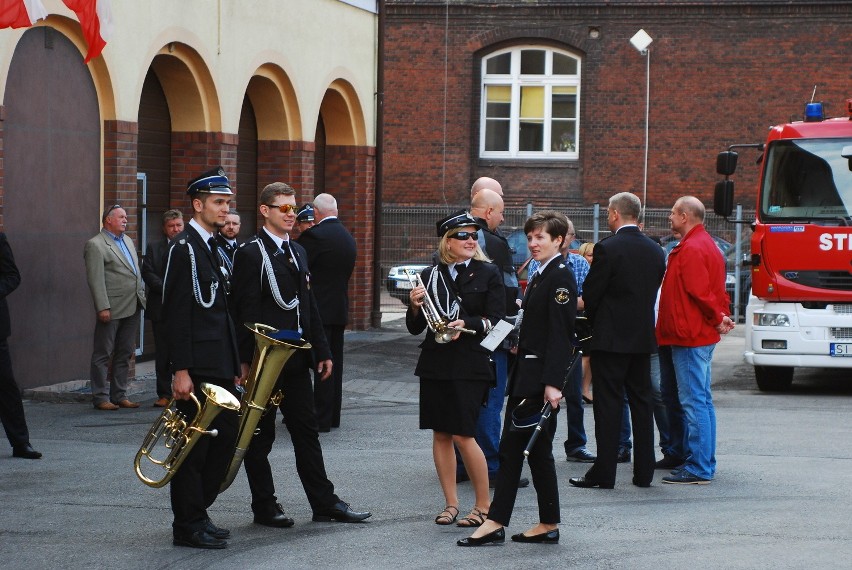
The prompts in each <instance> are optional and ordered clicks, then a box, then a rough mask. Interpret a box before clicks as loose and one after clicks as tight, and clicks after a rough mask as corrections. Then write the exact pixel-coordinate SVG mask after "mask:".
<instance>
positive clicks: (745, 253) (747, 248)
mask: <svg viewBox="0 0 852 570" xmlns="http://www.w3.org/2000/svg"><path fill="white" fill-rule="evenodd" d="M736 253H737V252H736V248H734V247H731V249H729V250H728V252H727V253H726V254H725V272H726V275H725V290H726V291H727V292H728V297H730V298H731V315H733V314H734V291H735V285H736V283H737V278H736V273H735V269H736ZM750 295H751V244H750V243H747V242H745V243H743V249H742V252H741V254H740V299H739V309H740V317H744V316H745V311H746V305H748V298H749V296H750Z"/></svg>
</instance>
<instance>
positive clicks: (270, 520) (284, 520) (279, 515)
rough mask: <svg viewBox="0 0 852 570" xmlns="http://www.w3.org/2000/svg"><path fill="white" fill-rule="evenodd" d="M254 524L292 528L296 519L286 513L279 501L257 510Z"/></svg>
mask: <svg viewBox="0 0 852 570" xmlns="http://www.w3.org/2000/svg"><path fill="white" fill-rule="evenodd" d="M254 524H260V525H263V526H271V527H273V528H290V527H291V526H293V525H294V524H296V521H294V520H293V519H291V518H290V517H288V516H287V515H286V514H284V509H283V507H281V505H280V504H279V503H275V504H274V505H268V506H267V508H266V509H264V510H262V511H255V513H254Z"/></svg>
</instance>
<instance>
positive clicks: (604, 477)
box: [568, 192, 666, 489]
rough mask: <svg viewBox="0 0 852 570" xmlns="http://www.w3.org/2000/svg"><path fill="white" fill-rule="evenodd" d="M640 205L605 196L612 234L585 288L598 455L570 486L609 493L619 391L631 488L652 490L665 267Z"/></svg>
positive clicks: (629, 198)
mask: <svg viewBox="0 0 852 570" xmlns="http://www.w3.org/2000/svg"><path fill="white" fill-rule="evenodd" d="M640 213H641V203H640V201H639V198H637V197H636V196H634V195H633V194H631V193H629V192H621V193H619V194H616V195H615V196H613V197H612V198H610V199H609V206H608V208H607V222H608V224H609V229H610V230H611V231H612V232H613V234H614V235H612V236H610V237H608V238H606V239H604V240H602V241H600V242H598V244H597V245H595V249H594V253H593V255H594V262H593V263H592V267H591V269H590V270H589V274H588V276H587V277H586V281H585V283H584V285H583V301H584V303H585V307H586V316H587V317H588V319H589V322H590V323H591V325H592V329H593V330H594V335H593V336H592V340H591V343H590V345H591V346H590V352H591V365H592V378H593V379H594V383H595V398H594V404H593V405H594V411H595V439H596V441H597V446H598V457H597V460H596V461H595V463H594V465H593V466H592V468H591V469H589V471H588V472H587V473H586V475H585V476H584V477H574V478H571V479H569V480H568V482H569V483H571V484H572V485H574V486H575V487H601V488H605V489H612V488H613V486H614V485H615V473H616V466H617V459H618V440H619V432H620V431H621V422H622V412H623V409H624V393H625V389H626V391H627V400H628V402H629V404H630V417H631V419H632V423H633V441H634V456H633V484H634V485H636V486H637V487H650V486H651V479H653V476H654V463H655V458H654V409H653V396H652V392H651V354H652V353H654V352H656V351H657V342H656V339H655V336H654V335H655V333H654V304H655V302H656V299H657V290H658V289H659V288H660V283H661V282H662V280H663V273H665V270H666V262H665V257H664V255H663V251H662V249H660V246H658V245H657V244H655V243H654V242H653V241H651V239H650V238H648V237H647V236H645V235H644V234H642V232H641V231H640V230H639V227H638V220H639V215H640Z"/></svg>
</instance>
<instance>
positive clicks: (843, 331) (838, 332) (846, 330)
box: [829, 327, 852, 339]
mask: <svg viewBox="0 0 852 570" xmlns="http://www.w3.org/2000/svg"><path fill="white" fill-rule="evenodd" d="M829 332H830V333H831V338H834V339H850V338H852V327H831V328H830V329H829Z"/></svg>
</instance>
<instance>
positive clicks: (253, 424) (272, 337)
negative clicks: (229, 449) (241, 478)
mask: <svg viewBox="0 0 852 570" xmlns="http://www.w3.org/2000/svg"><path fill="white" fill-rule="evenodd" d="M245 327H246V328H247V329H249V330H250V331H252V332H253V333H254V342H255V349H254V357H253V358H252V361H251V370H250V371H249V375H248V379H247V380H246V385H245V386H244V389H245V392H244V393H243V396H242V399H241V402H240V406H239V407H240V426H239V429H238V430H237V447H236V450H235V451H234V457H233V458H232V459H231V464H230V465H229V466H228V473H227V474H226V475H225V480H224V481H223V482H222V486H221V487H220V488H219V492H220V493H221V492H222V491H224V490H225V489H227V488H228V487H230V486H231V483H233V482H234V479H235V478H236V476H237V472H238V471H239V470H240V465H242V463H243V458H244V457H245V455H246V451H248V447H249V444H250V443H251V438H252V437H253V436H254V433H255V429H256V428H257V423H258V422H259V421H260V418H261V417H262V416H263V414H264V413H265V412H266V408H267V406H269V404H270V403H272V404H274V405H277V404H278V403H279V402H280V401H281V397H282V395H281V392H280V391H279V392H278V393H276V394H274V395H273V393H272V392H273V390H275V386H276V385H277V384H278V377H279V376H281V370H282V369H283V368H284V365H285V364H286V363H287V361H288V360H289V359H290V357H291V356H293V354H295V353H296V351H297V350H300V349H303V350H307V349H310V348H311V344H310V343H309V342H307V341H304V340H301V339H299V340H298V341H297V342H298V344H294V343H291V342H288V341H286V340H282V338H280V337H281V336H283V335H276V334H275V333H278V332H279V331H278V329H275V328H273V327H270V326H269V325H264V324H260V323H245ZM276 336H278V337H279V338H276Z"/></svg>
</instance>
